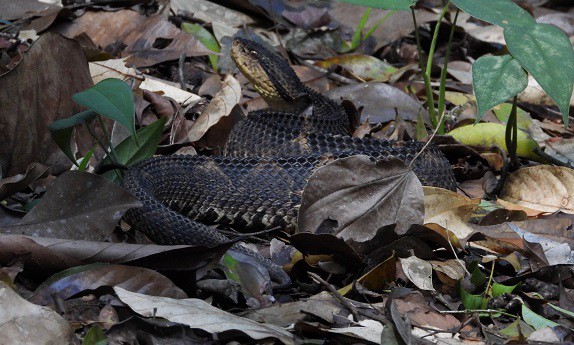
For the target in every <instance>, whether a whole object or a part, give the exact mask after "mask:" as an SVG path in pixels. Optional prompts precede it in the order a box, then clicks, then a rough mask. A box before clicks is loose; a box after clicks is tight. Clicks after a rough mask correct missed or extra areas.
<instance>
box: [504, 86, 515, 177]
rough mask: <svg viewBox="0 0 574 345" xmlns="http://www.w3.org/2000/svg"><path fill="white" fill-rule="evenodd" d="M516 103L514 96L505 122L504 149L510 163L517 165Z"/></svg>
mask: <svg viewBox="0 0 574 345" xmlns="http://www.w3.org/2000/svg"><path fill="white" fill-rule="evenodd" d="M517 103H518V97H517V96H514V98H513V100H512V110H510V115H508V121H507V122H506V133H505V141H506V149H507V151H508V155H509V156H510V163H511V164H512V165H513V166H515V167H517V166H518V157H517V156H516V149H517V147H518V121H517V116H516V106H517Z"/></svg>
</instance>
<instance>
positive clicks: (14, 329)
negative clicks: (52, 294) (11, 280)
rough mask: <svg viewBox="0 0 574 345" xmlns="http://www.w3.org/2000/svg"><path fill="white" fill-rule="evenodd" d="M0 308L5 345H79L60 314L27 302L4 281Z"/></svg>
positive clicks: (0, 329) (1, 283)
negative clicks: (0, 308)
mask: <svg viewBox="0 0 574 345" xmlns="http://www.w3.org/2000/svg"><path fill="white" fill-rule="evenodd" d="M0 305H1V306H2V312H0V334H2V340H1V341H0V342H2V344H22V345H28V344H29V345H35V344H73V343H75V342H74V339H75V336H74V332H73V331H72V328H71V327H70V325H69V324H68V322H67V321H66V320H64V319H63V318H62V317H61V316H60V315H59V314H58V313H56V312H55V311H53V310H52V309H50V308H46V307H41V306H38V305H35V304H32V303H30V302H28V301H26V300H25V299H23V298H22V297H20V296H19V295H18V294H17V293H16V292H14V290H12V289H11V288H10V287H8V285H6V284H5V283H4V282H1V281H0Z"/></svg>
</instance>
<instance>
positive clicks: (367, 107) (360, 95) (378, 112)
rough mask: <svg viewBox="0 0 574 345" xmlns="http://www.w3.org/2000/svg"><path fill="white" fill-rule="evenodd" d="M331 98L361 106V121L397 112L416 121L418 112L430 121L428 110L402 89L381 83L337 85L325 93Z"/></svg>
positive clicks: (389, 117) (382, 118) (391, 117)
mask: <svg viewBox="0 0 574 345" xmlns="http://www.w3.org/2000/svg"><path fill="white" fill-rule="evenodd" d="M326 95H327V96H329V97H330V98H332V99H335V100H340V99H347V100H350V101H351V102H353V104H355V106H356V107H357V108H360V107H363V109H362V111H361V121H364V120H365V119H367V118H369V119H370V120H371V121H372V122H375V123H379V122H380V123H386V122H389V121H392V120H394V119H395V117H396V115H397V113H398V114H399V116H400V117H401V118H402V119H403V120H410V121H416V120H417V119H418V116H419V113H420V114H421V116H422V118H423V119H424V121H425V123H430V119H429V115H428V111H426V110H425V109H424V108H423V107H422V105H421V104H420V103H419V102H418V101H416V100H414V99H412V98H411V97H409V95H407V94H406V93H404V92H403V91H402V90H400V89H398V88H396V87H394V86H391V85H387V84H383V83H377V82H370V83H360V84H353V85H347V86H342V87H338V88H336V89H333V90H332V91H329V92H327V93H326Z"/></svg>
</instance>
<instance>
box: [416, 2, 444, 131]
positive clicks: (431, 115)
mask: <svg viewBox="0 0 574 345" xmlns="http://www.w3.org/2000/svg"><path fill="white" fill-rule="evenodd" d="M411 14H412V17H413V25H414V26H415V38H416V40H417V51H418V54H419V66H420V68H421V71H422V74H423V80H424V83H425V90H426V94H427V101H426V104H427V110H428V112H429V118H430V121H431V125H432V126H433V127H434V128H436V127H437V123H438V121H437V118H436V114H435V112H434V102H433V94H432V87H431V82H430V77H429V76H428V75H427V74H426V73H425V66H424V64H423V60H422V57H423V50H422V47H421V39H420V36H419V27H418V25H417V17H416V15H415V10H414V9H411Z"/></svg>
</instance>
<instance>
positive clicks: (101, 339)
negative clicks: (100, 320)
mask: <svg viewBox="0 0 574 345" xmlns="http://www.w3.org/2000/svg"><path fill="white" fill-rule="evenodd" d="M107 343H108V339H107V338H106V336H105V335H104V331H103V330H102V327H100V325H98V324H95V325H93V326H92V327H91V328H90V329H89V330H88V331H87V332H86V336H85V337H84V339H82V345H106V344H107Z"/></svg>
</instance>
